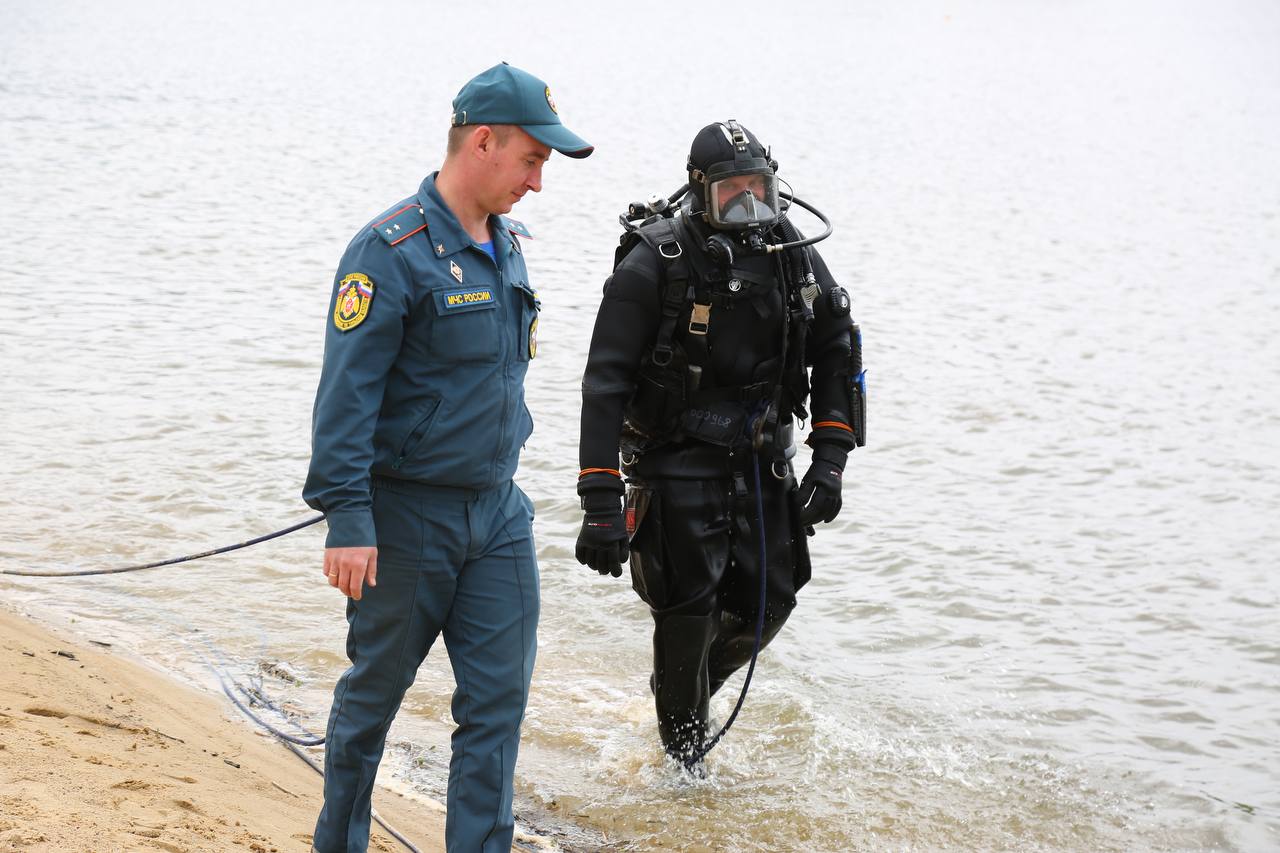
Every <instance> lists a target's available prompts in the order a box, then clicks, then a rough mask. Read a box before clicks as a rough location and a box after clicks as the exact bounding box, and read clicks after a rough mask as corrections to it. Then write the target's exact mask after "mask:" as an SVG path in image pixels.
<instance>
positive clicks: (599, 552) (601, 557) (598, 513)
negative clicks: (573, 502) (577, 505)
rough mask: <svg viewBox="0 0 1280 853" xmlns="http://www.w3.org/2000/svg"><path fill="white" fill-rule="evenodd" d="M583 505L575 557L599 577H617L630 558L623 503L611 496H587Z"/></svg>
mask: <svg viewBox="0 0 1280 853" xmlns="http://www.w3.org/2000/svg"><path fill="white" fill-rule="evenodd" d="M582 504H583V509H584V513H583V518H582V530H581V531H580V532H579V533H578V544H577V546H576V547H575V548H574V555H575V556H576V557H577V558H578V562H579V563H582V564H583V565H584V566H590V567H591V568H593V569H595V570H596V571H597V572H599V573H600V574H602V575H605V574H611V575H613V576H614V577H615V578H616V577H619V576H620V575H621V574H622V564H623V563H625V562H626V561H627V558H628V556H630V551H629V549H628V548H627V542H628V538H627V522H626V520H625V519H624V518H623V515H622V499H621V498H620V497H619V496H618V495H617V494H615V493H613V492H603V493H600V492H588V493H587V494H585V495H583V496H582Z"/></svg>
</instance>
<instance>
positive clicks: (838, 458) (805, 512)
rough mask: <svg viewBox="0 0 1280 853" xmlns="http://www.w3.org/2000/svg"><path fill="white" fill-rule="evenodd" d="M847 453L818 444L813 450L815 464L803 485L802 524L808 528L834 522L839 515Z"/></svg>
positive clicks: (801, 487)
mask: <svg viewBox="0 0 1280 853" xmlns="http://www.w3.org/2000/svg"><path fill="white" fill-rule="evenodd" d="M848 455H849V454H848V453H847V452H846V451H844V450H841V449H840V448H837V447H830V446H828V445H827V444H819V445H818V446H817V447H815V448H814V449H813V463H812V464H811V465H809V470H808V471H806V472H805V475H804V479H803V480H801V481H800V495H799V504H800V523H801V524H802V525H805V526H808V525H810V524H814V523H816V522H819V521H831V520H832V519H833V518H835V517H836V515H838V514H839V512H840V504H841V498H840V484H841V475H842V474H843V473H844V463H845V460H846V458H847V457H848Z"/></svg>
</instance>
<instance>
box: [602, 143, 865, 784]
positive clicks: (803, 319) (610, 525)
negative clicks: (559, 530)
mask: <svg viewBox="0 0 1280 853" xmlns="http://www.w3.org/2000/svg"><path fill="white" fill-rule="evenodd" d="M776 171H777V163H776V162H775V161H774V160H773V159H772V158H771V157H770V156H769V152H768V150H767V149H766V148H764V146H762V145H761V144H760V142H759V141H758V140H757V139H756V138H755V136H754V135H752V134H751V132H750V131H748V130H747V129H746V128H744V127H741V126H740V125H739V124H737V123H736V122H734V121H729V122H728V123H716V124H712V125H708V126H707V127H705V128H703V129H702V131H701V132H699V133H698V135H697V136H696V137H695V139H694V141H693V145H692V147H691V150H690V153H689V161H688V175H689V184H688V193H687V196H686V200H685V202H684V203H683V204H682V205H681V206H680V208H679V210H678V213H677V214H676V215H675V216H674V217H663V216H654V217H652V218H651V220H650V221H648V222H646V223H645V224H643V225H642V226H640V227H639V228H638V229H635V230H633V231H631V232H630V233H628V234H627V235H625V236H624V238H623V245H622V247H621V248H620V249H619V250H618V254H617V263H616V268H615V270H614V274H613V276H612V277H611V278H610V280H609V281H608V282H607V283H606V285H605V292H604V299H603V300H602V302H601V304H600V310H599V313H598V314H597V316H596V325H595V332H594V334H593V336H592V339H591V350H590V353H589V355H588V359H587V366H586V372H585V374H584V375H583V379H582V434H581V444H580V449H579V455H580V461H581V465H582V471H581V474H580V475H579V480H578V494H579V495H581V496H582V505H583V509H584V510H585V516H584V519H583V524H582V529H581V532H580V533H579V536H578V542H577V557H578V560H579V561H580V562H582V563H585V564H587V565H590V566H591V567H592V568H594V569H596V570H597V571H599V572H601V573H602V574H604V573H612V574H614V575H619V574H620V573H621V566H620V564H621V563H622V562H624V561H626V560H627V559H628V555H629V556H630V562H631V579H632V586H633V587H634V588H635V590H636V592H637V593H638V594H639V595H640V597H641V598H642V599H643V600H644V601H645V603H646V604H648V605H649V608H650V612H651V613H652V615H653V621H654V631H653V649H654V657H653V675H652V677H651V679H650V682H649V684H650V688H651V689H652V690H653V693H654V698H655V703H656V706H657V715H658V730H659V733H660V735H661V737H662V741H663V744H664V745H665V747H666V750H667V752H668V753H669V754H670V755H672V756H673V757H674V758H676V759H678V760H680V761H682V762H683V763H685V764H686V765H687V766H688V765H692V764H694V763H696V762H697V760H698V759H699V758H700V757H701V754H702V751H703V750H702V747H703V743H704V737H705V735H706V728H707V722H708V720H707V712H708V703H709V701H710V698H711V696H712V695H713V694H714V693H715V692H716V691H717V690H719V689H720V687H721V686H722V685H723V684H724V683H725V680H726V679H727V678H729V676H730V675H731V674H732V673H733V672H734V671H735V670H737V669H738V668H739V667H741V666H743V665H744V664H746V663H747V662H748V661H749V660H750V659H751V657H752V653H753V651H754V649H755V646H756V641H757V633H756V632H757V624H758V620H762V623H763V624H762V626H761V627H760V628H759V630H760V642H761V643H762V644H767V643H768V642H769V641H770V640H771V639H772V638H773V637H774V636H775V635H776V634H777V633H778V631H779V630H780V629H781V628H782V625H783V623H784V622H785V621H786V619H787V616H788V615H789V614H790V613H791V610H792V608H794V607H795V604H796V597H795V596H796V591H797V590H799V589H800V587H801V586H803V585H804V583H805V582H806V581H808V579H809V558H808V548H807V545H806V536H805V530H806V528H808V526H809V525H812V524H814V523H816V522H820V521H821V522H828V521H831V520H832V519H833V518H835V516H836V513H838V512H839V511H840V507H841V476H842V473H843V470H844V466H845V461H846V457H847V455H848V453H849V451H850V450H852V449H853V448H854V447H855V446H857V445H860V444H862V443H863V441H864V432H865V408H864V397H863V387H862V378H861V373H862V369H861V354H860V345H859V344H858V334H857V331H856V327H855V326H854V324H853V322H852V320H851V319H850V316H849V298H848V295H847V294H846V293H845V292H844V290H843V289H842V288H840V286H839V285H837V284H836V283H835V281H834V280H833V279H832V277H831V274H830V273H829V272H828V270H827V267H826V265H825V264H824V263H823V261H822V258H821V257H820V256H819V255H818V253H817V252H816V251H814V250H813V249H812V248H811V247H808V246H805V245H803V243H804V242H806V241H804V240H802V238H801V237H800V235H799V234H798V233H797V232H796V231H795V228H794V226H792V225H791V224H790V222H789V221H787V219H786V218H785V217H784V216H783V215H782V214H783V206H782V204H781V202H780V194H779V191H778V187H777V179H776V176H775V172H776ZM651 209H652V208H651ZM810 369H811V372H810ZM806 403H808V404H809V405H810V406H811V407H812V425H813V428H812V430H811V432H810V435H809V438H808V441H807V443H808V444H809V445H810V446H811V447H812V448H813V464H812V466H811V467H810V468H809V470H808V472H807V473H806V474H805V476H804V480H803V482H802V483H801V484H799V485H797V483H796V481H795V477H794V475H793V473H792V466H791V457H792V455H793V454H794V453H795V448H794V445H793V439H792V421H793V417H799V418H805V417H807V415H808V412H807V411H806V408H805V404H806ZM620 451H621V458H622V465H621V466H619V464H618V460H619V453H620ZM619 469H621V470H619ZM762 471H763V476H761V472H762ZM623 473H625V474H626V475H627V478H628V479H627V482H628V483H629V485H630V488H629V490H628V492H627V503H626V508H627V513H626V515H624V512H623V506H622V504H621V502H620V497H621V495H622V494H623V491H624V484H623V480H622V476H621V475H622V474H623ZM629 533H630V534H631V537H630V539H629ZM762 540H763V541H762ZM762 588H763V592H762ZM762 597H763V612H762V609H761V599H762Z"/></svg>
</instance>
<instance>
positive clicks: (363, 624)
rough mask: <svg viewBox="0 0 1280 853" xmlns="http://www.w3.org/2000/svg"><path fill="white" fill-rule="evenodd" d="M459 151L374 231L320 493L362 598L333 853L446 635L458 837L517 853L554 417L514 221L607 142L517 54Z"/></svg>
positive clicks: (327, 831)
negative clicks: (543, 489)
mask: <svg viewBox="0 0 1280 853" xmlns="http://www.w3.org/2000/svg"><path fill="white" fill-rule="evenodd" d="M451 124H452V126H451V129H450V131H449V144H448V152H447V154H446V156H445V160H444V164H443V165H442V166H441V167H440V171H438V172H436V173H434V174H432V175H430V176H429V177H427V178H426V179H425V180H424V181H423V182H422V185H421V186H420V187H419V188H418V191H417V192H416V193H415V194H414V195H411V196H409V197H408V198H406V199H403V200H401V201H399V202H397V203H396V204H394V205H392V206H391V207H389V208H387V209H386V210H385V211H384V212H382V213H380V214H378V215H377V216H376V217H374V218H373V220H372V221H371V222H370V223H369V224H368V225H366V226H365V227H363V228H362V229H360V231H359V232H358V233H357V234H356V236H355V238H354V239H353V240H352V241H351V244H350V245H349V246H348V247H347V250H346V253H345V254H344V255H343V257H342V261H341V263H340V264H339V266H338V271H337V275H336V276H335V277H334V287H333V297H332V300H331V302H330V306H329V316H328V320H327V323H328V326H327V331H326V337H325V348H324V368H323V371H322V373H321V377H320V385H319V389H318V390H317V392H316V401H315V410H314V416H313V427H312V457H311V466H310V470H309V472H308V475H307V482H306V485H305V487H304V490H303V497H304V499H305V500H306V502H307V503H308V504H310V505H311V506H312V507H314V508H316V509H318V510H320V511H322V512H324V514H325V517H326V519H327V522H328V527H329V533H328V538H327V539H326V542H325V556H324V571H325V575H326V577H327V578H328V581H329V583H330V585H332V586H335V587H337V588H338V589H339V590H341V591H342V592H343V593H344V594H345V595H347V596H349V599H348V601H347V624H348V626H349V627H348V632H347V656H348V657H349V658H350V659H351V667H350V668H349V669H348V670H347V671H346V672H345V673H344V674H343V675H342V677H341V678H340V679H339V681H338V684H337V688H336V689H335V690H334V699H333V707H332V710H331V711H330V714H329V725H328V729H327V732H326V748H325V774H324V807H323V809H322V811H321V812H320V817H319V820H318V822H317V823H316V830H315V839H314V845H315V849H316V850H318V851H320V853H336V851H363V850H365V849H366V848H367V846H368V842H369V820H370V795H371V793H372V791H373V783H374V776H375V774H376V773H377V769H378V763H379V761H380V760H381V758H382V751H383V745H384V743H385V740H386V735H387V729H388V727H389V726H390V724H391V720H392V718H393V717H394V716H395V714H396V711H397V709H398V708H399V707H400V701H401V699H402V697H403V696H404V693H405V690H406V689H408V687H409V685H410V684H412V683H413V680H414V676H415V675H416V673H417V669H418V666H419V665H420V664H421V663H422V661H423V659H424V658H425V657H426V654H427V651H428V650H429V649H430V648H431V645H432V643H433V642H434V641H435V639H436V637H437V636H439V635H440V634H442V633H443V635H444V642H445V647H446V648H447V649H448V652H449V662H450V664H451V665H452V667H453V673H454V679H455V681H456V684H457V689H456V690H455V692H454V695H453V706H452V708H453V718H454V720H455V722H456V723H457V728H456V729H455V730H454V733H453V739H452V747H453V754H452V759H451V761H450V764H449V787H448V817H447V823H446V827H445V838H446V843H447V846H448V849H449V850H462V851H468V853H472V851H477V850H485V851H496V850H502V851H508V850H510V849H511V839H512V835H513V832H514V821H513V817H512V811H511V797H512V777H513V774H514V770H515V762H516V751H517V748H518V746H519V736H520V723H521V720H522V718H523V715H524V710H525V704H526V701H527V699H528V694H529V679H530V677H531V675H532V673H533V662H534V652H535V647H536V627H537V623H538V605H539V601H538V568H537V563H536V561H535V556H534V546H533V534H532V527H531V525H532V520H533V505H532V503H531V502H530V501H529V499H528V498H527V497H526V496H525V495H524V493H523V492H521V491H520V489H519V488H518V487H517V486H516V485H515V484H514V483H513V482H512V479H511V478H512V475H513V474H514V473H515V470H516V464H517V461H518V458H519V453H520V447H521V445H522V444H524V442H525V440H526V439H527V438H528V437H529V434H530V433H531V432H532V431H533V421H532V419H531V418H530V416H529V410H528V409H527V408H526V407H525V404H524V377H525V372H526V370H527V368H528V365H529V360H530V359H532V358H533V357H534V356H535V355H536V354H537V331H538V310H539V300H538V296H537V291H536V290H534V288H533V287H532V285H531V284H530V283H529V274H528V272H527V271H526V269H525V263H524V257H523V254H522V249H521V245H520V240H519V238H518V237H519V236H528V232H527V231H525V229H524V226H522V225H521V224H520V223H518V222H515V221H514V220H511V219H508V218H506V217H505V216H504V214H506V213H508V212H509V211H510V210H511V208H512V206H513V205H514V204H515V203H516V202H517V201H519V200H520V199H521V197H522V196H524V194H525V193H526V192H530V191H532V192H539V191H540V190H541V189H542V166H543V163H544V162H545V161H546V160H547V159H548V158H549V156H550V154H551V150H552V149H555V150H556V151H559V152H561V153H563V154H566V155H568V156H570V157H586V156H587V155H588V154H590V153H591V151H592V148H591V146H590V145H588V144H587V143H586V142H585V141H583V140H582V139H581V138H579V137H578V136H577V135H575V134H573V133H571V132H570V131H569V130H568V129H567V128H565V127H564V125H563V124H561V121H560V117H559V115H558V114H557V111H556V105H555V101H553V100H552V97H551V90H550V89H549V88H547V86H546V84H545V83H543V81H541V80H539V79H538V78H536V77H534V76H533V75H531V74H529V73H527V72H525V71H522V70H520V69H518V68H513V67H512V66H510V65H507V64H506V63H503V64H501V65H496V66H494V67H493V68H490V69H488V70H487V71H484V72H483V73H481V74H479V75H478V76H476V77H475V78H473V79H472V80H470V81H469V82H468V83H467V84H466V85H465V86H463V87H462V89H461V91H459V93H458V96H457V98H455V99H454V101H453V117H452V123H451Z"/></svg>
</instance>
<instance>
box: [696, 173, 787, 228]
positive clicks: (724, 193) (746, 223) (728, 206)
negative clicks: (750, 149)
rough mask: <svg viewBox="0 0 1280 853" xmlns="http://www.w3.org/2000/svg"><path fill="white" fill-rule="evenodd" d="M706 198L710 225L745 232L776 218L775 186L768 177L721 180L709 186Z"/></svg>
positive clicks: (741, 177) (768, 174) (758, 176)
mask: <svg viewBox="0 0 1280 853" xmlns="http://www.w3.org/2000/svg"><path fill="white" fill-rule="evenodd" d="M707 196H708V201H709V203H708V205H707V208H708V210H707V212H708V214H709V215H710V219H711V224H712V225H717V226H721V227H724V228H747V227H751V226H756V225H765V224H768V223H770V222H772V221H773V220H774V219H776V218H777V216H778V185H777V179H776V178H775V177H774V176H773V174H772V173H767V174H750V175H731V176H729V177H726V178H721V179H720V180H717V181H713V182H712V183H711V185H710V186H709V187H708V192H707Z"/></svg>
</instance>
